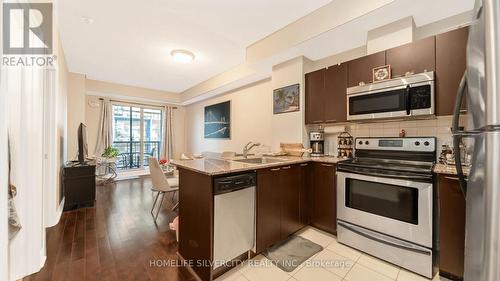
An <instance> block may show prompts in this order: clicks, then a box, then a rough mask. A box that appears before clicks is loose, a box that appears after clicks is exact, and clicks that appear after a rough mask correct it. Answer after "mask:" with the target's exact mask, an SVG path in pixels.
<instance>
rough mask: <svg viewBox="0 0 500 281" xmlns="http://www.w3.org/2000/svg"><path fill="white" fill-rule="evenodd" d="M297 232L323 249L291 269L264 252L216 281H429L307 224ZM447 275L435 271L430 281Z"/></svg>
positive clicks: (437, 280) (441, 278)
mask: <svg viewBox="0 0 500 281" xmlns="http://www.w3.org/2000/svg"><path fill="white" fill-rule="evenodd" d="M298 235H300V236H302V237H304V238H306V239H309V240H311V241H313V242H315V243H317V244H319V245H321V246H323V248H324V250H323V251H321V252H319V253H317V254H316V255H314V256H312V257H311V258H310V259H308V260H307V261H306V262H304V263H302V264H301V265H300V266H299V267H298V268H296V269H295V270H294V271H292V272H285V271H283V270H281V269H279V268H278V267H277V266H275V265H273V264H272V263H271V261H270V260H268V259H267V258H266V257H264V256H263V255H258V256H256V257H255V258H253V259H252V260H251V261H246V262H245V263H243V264H241V265H240V266H238V267H236V268H233V269H231V270H230V271H229V272H226V273H225V274H224V275H222V276H220V277H219V278H217V279H216V280H217V281H223V280H224V281H267V280H269V281H286V280H290V281H323V280H324V281H394V280H397V281H430V280H429V279H427V278H424V277H422V276H420V275H417V274H414V273H412V272H409V271H407V270H404V269H401V268H400V267H398V266H395V265H392V264H390V263H387V262H384V261H382V260H379V259H377V258H374V257H372V256H370V255H367V254H363V253H362V252H359V251H357V250H355V249H353V248H350V247H347V246H344V245H341V244H339V243H337V240H336V238H335V236H333V235H331V234H328V233H326V232H323V231H321V230H317V229H315V228H312V227H307V228H305V229H303V230H301V231H300V232H299V233H298ZM445 280H447V279H445V278H443V277H439V275H437V276H436V277H434V279H432V281H445Z"/></svg>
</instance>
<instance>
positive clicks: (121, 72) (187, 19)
mask: <svg viewBox="0 0 500 281" xmlns="http://www.w3.org/2000/svg"><path fill="white" fill-rule="evenodd" d="M330 1H331V0H307V1H303V0H272V1H270V0H210V1H209V0H162V1H158V0H141V1H137V0H106V1H98V0H64V1H59V2H58V3H59V5H60V7H59V21H60V23H59V27H60V33H61V40H62V44H63V48H64V51H65V55H66V59H67V63H68V68H69V70H70V71H72V72H77V73H84V74H87V77H88V78H90V79H95V80H102V81H109V82H115V83H121V84H126V85H133V86H140V87H145V88H151V89H159V90H164V91H172V92H181V91H183V90H185V89H187V88H189V87H191V86H194V85H196V84H198V83H200V82H202V81H204V80H206V79H208V78H210V77H212V76H214V75H216V74H219V73H221V72H223V71H225V70H228V69H230V68H232V67H235V66H237V65H239V64H240V63H242V62H244V60H245V48H246V47H247V46H248V45H250V44H251V43H253V42H255V41H257V40H259V39H262V38H263V37H265V36H266V35H269V34H270V33H272V32H274V31H276V30H278V29H280V28H282V27H284V26H286V25H287V24H289V23H291V22H292V21H294V20H296V19H299V18H300V17H302V16H305V15H306V14H308V13H310V12H312V11H313V10H315V9H317V8H320V7H321V6H323V5H325V4H327V3H328V2H330ZM82 16H84V17H90V18H92V19H93V23H92V24H85V23H83V22H82V21H81V17H82ZM179 48H181V49H188V50H190V51H192V52H194V53H195V55H196V59H195V61H194V62H192V63H190V64H179V63H175V62H173V60H172V58H171V56H170V51H171V50H172V49H179Z"/></svg>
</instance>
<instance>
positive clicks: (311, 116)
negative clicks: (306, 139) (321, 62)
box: [305, 68, 325, 124]
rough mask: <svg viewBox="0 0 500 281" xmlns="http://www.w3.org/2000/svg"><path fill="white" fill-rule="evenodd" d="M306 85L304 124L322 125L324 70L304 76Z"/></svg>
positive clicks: (323, 119)
mask: <svg viewBox="0 0 500 281" xmlns="http://www.w3.org/2000/svg"><path fill="white" fill-rule="evenodd" d="M305 83H306V124H315V123H323V122H324V121H325V118H324V117H325V116H324V97H325V69H324V68H323V69H320V70H316V71H314V72H310V73H307V74H306V75H305Z"/></svg>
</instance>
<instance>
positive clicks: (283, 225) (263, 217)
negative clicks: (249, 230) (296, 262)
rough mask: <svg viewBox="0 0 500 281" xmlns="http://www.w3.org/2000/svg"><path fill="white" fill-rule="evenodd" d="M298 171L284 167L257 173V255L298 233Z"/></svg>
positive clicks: (300, 168)
mask: <svg viewBox="0 0 500 281" xmlns="http://www.w3.org/2000/svg"><path fill="white" fill-rule="evenodd" d="M302 169H303V166H300V165H288V166H281V167H275V168H268V169H261V170H258V171H257V246H256V248H257V253H260V252H262V251H264V250H265V249H267V248H269V247H270V246H272V245H274V244H276V243H278V242H280V241H282V240H284V239H286V238H287V237H288V236H289V235H291V234H293V233H294V232H296V231H298V230H299V229H301V228H302V227H303V226H304V225H305V224H304V222H303V220H302V213H301V197H302V195H303V190H302V178H301V177H302Z"/></svg>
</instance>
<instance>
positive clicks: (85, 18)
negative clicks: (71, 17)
mask: <svg viewBox="0 0 500 281" xmlns="http://www.w3.org/2000/svg"><path fill="white" fill-rule="evenodd" d="M80 20H81V21H82V22H83V23H86V24H92V23H94V19H93V18H90V17H85V16H82V17H80Z"/></svg>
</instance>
